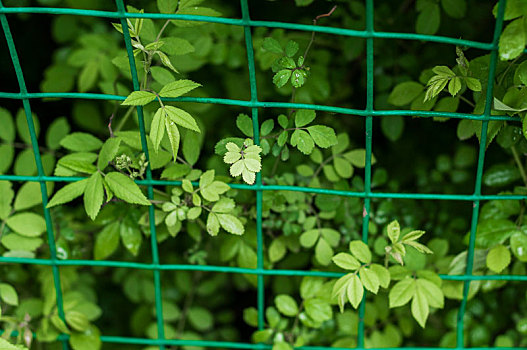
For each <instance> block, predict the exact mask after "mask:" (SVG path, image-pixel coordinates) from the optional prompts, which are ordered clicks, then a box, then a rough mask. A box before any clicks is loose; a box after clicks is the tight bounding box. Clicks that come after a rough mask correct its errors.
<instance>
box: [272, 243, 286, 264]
mask: <svg viewBox="0 0 527 350" xmlns="http://www.w3.org/2000/svg"><path fill="white" fill-rule="evenodd" d="M286 253H287V249H286V246H285V244H284V243H283V241H282V240H281V239H280V238H277V239H273V241H272V242H271V245H270V246H269V260H270V261H271V262H272V263H275V262H277V261H280V260H282V258H283V257H284V256H285V254H286Z"/></svg>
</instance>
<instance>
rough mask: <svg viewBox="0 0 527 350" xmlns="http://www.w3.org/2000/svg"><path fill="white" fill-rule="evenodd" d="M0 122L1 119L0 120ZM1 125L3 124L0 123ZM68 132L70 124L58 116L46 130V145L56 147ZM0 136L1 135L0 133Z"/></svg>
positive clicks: (51, 147)
mask: <svg viewBox="0 0 527 350" xmlns="http://www.w3.org/2000/svg"><path fill="white" fill-rule="evenodd" d="M0 119H1V118H0ZM0 122H1V121H0ZM0 125H3V124H0ZM69 133H70V125H69V124H68V121H67V119H66V118H65V117H60V118H57V119H55V120H53V122H52V123H51V125H50V126H49V128H48V130H47V131H46V145H47V146H48V148H50V149H57V148H59V146H60V140H62V139H63V138H64V137H66V135H68V134H69ZM0 138H1V135H0Z"/></svg>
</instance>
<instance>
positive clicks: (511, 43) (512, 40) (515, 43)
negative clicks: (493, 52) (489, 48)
mask: <svg viewBox="0 0 527 350" xmlns="http://www.w3.org/2000/svg"><path fill="white" fill-rule="evenodd" d="M524 48H525V30H524V27H523V18H519V19H517V20H514V21H512V22H510V23H509V24H508V25H507V26H506V27H505V29H504V30H503V32H502V33H501V36H500V41H499V50H498V51H499V54H500V58H501V59H502V60H505V61H508V60H512V59H515V58H516V57H518V56H519V55H521V53H522V52H523V49H524Z"/></svg>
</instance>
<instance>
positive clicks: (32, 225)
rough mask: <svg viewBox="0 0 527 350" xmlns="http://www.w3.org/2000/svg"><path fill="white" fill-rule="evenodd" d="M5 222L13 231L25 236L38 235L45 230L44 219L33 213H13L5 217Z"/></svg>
mask: <svg viewBox="0 0 527 350" xmlns="http://www.w3.org/2000/svg"><path fill="white" fill-rule="evenodd" d="M6 224H7V226H9V227H10V228H11V229H12V230H13V231H15V232H16V233H18V234H20V235H22V236H25V237H38V236H40V235H41V234H42V233H43V232H44V231H46V221H45V220H44V218H43V217H42V216H40V215H38V214H35V213H20V214H15V215H13V216H10V217H8V218H7V220H6Z"/></svg>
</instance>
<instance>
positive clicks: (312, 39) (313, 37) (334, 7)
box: [304, 5, 337, 60]
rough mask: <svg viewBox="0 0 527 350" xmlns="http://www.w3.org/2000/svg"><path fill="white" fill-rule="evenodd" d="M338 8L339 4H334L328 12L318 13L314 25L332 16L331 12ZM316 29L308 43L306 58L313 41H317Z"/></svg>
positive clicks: (305, 52)
mask: <svg viewBox="0 0 527 350" xmlns="http://www.w3.org/2000/svg"><path fill="white" fill-rule="evenodd" d="M336 9H337V5H335V6H333V8H332V9H331V10H329V12H328V13H323V14H321V15H318V16H316V17H315V18H314V19H313V25H314V26H316V25H317V21H318V20H319V19H321V18H323V17H329V16H331V14H332V13H333V12H334V11H335V10H336ZM315 34H316V33H315V31H313V32H312V33H311V40H310V41H309V44H308V45H307V47H306V51H304V60H305V59H306V57H307V54H308V53H309V50H310V49H311V46H312V45H313V43H314V42H315Z"/></svg>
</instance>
